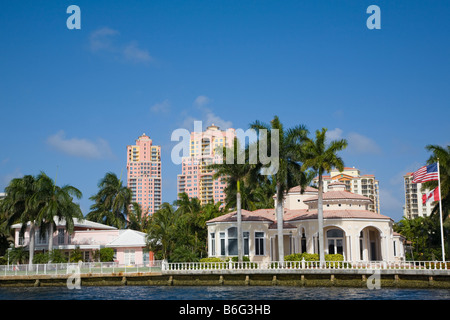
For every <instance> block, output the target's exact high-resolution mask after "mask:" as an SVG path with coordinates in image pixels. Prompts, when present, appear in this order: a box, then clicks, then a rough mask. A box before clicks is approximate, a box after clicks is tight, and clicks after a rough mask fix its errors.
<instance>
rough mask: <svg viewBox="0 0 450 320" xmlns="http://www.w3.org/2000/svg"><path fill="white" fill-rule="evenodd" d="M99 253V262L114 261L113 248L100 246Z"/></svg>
mask: <svg viewBox="0 0 450 320" xmlns="http://www.w3.org/2000/svg"><path fill="white" fill-rule="evenodd" d="M99 255H100V262H112V261H114V249H113V248H101V249H100V252H99Z"/></svg>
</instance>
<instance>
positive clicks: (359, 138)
mask: <svg viewBox="0 0 450 320" xmlns="http://www.w3.org/2000/svg"><path fill="white" fill-rule="evenodd" d="M347 140H348V149H349V151H351V152H353V153H356V154H380V153H381V148H380V147H379V146H378V144H377V143H376V142H375V141H374V140H372V139H370V138H368V137H366V136H363V135H362V134H359V133H356V132H350V133H349V134H348V135H347Z"/></svg>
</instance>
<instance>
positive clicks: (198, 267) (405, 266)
mask: <svg viewBox="0 0 450 320" xmlns="http://www.w3.org/2000/svg"><path fill="white" fill-rule="evenodd" d="M313 269H314V270H318V269H324V270H327V269H345V270H351V269H369V270H391V269H392V270H449V271H450V262H442V261H360V262H355V261H326V262H323V263H320V262H319V261H305V260H303V261H284V262H276V261H274V262H231V261H230V262H174V263H168V262H167V261H163V262H162V271H163V272H164V271H170V272H172V273H173V272H180V273H183V272H186V273H189V272H203V271H208V270H255V271H256V270H313Z"/></svg>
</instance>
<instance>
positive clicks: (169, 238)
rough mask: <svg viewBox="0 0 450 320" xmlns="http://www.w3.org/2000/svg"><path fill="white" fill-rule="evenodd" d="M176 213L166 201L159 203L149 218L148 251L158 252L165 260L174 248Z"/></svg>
mask: <svg viewBox="0 0 450 320" xmlns="http://www.w3.org/2000/svg"><path fill="white" fill-rule="evenodd" d="M178 217H179V215H178V213H177V212H176V211H175V210H174V208H173V206H172V205H170V204H169V203H167V202H164V203H163V204H162V205H161V208H160V209H159V210H158V211H156V212H155V213H154V214H153V215H152V216H151V219H150V225H149V228H148V233H147V238H146V239H147V246H148V249H149V250H150V251H153V252H155V253H157V252H159V253H160V254H161V258H162V259H163V260H166V259H168V258H169V257H170V255H171V253H172V251H173V250H174V248H175V240H176V238H175V237H176V234H175V232H174V231H175V230H176V228H177V220H178Z"/></svg>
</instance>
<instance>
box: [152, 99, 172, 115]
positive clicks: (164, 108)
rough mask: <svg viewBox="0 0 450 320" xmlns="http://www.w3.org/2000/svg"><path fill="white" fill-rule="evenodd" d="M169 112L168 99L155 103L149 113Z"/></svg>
mask: <svg viewBox="0 0 450 320" xmlns="http://www.w3.org/2000/svg"><path fill="white" fill-rule="evenodd" d="M169 110H170V102H169V100H168V99H166V100H164V101H163V102H158V103H155V104H154V105H152V106H151V107H150V111H152V112H154V113H167V112H169Z"/></svg>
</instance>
